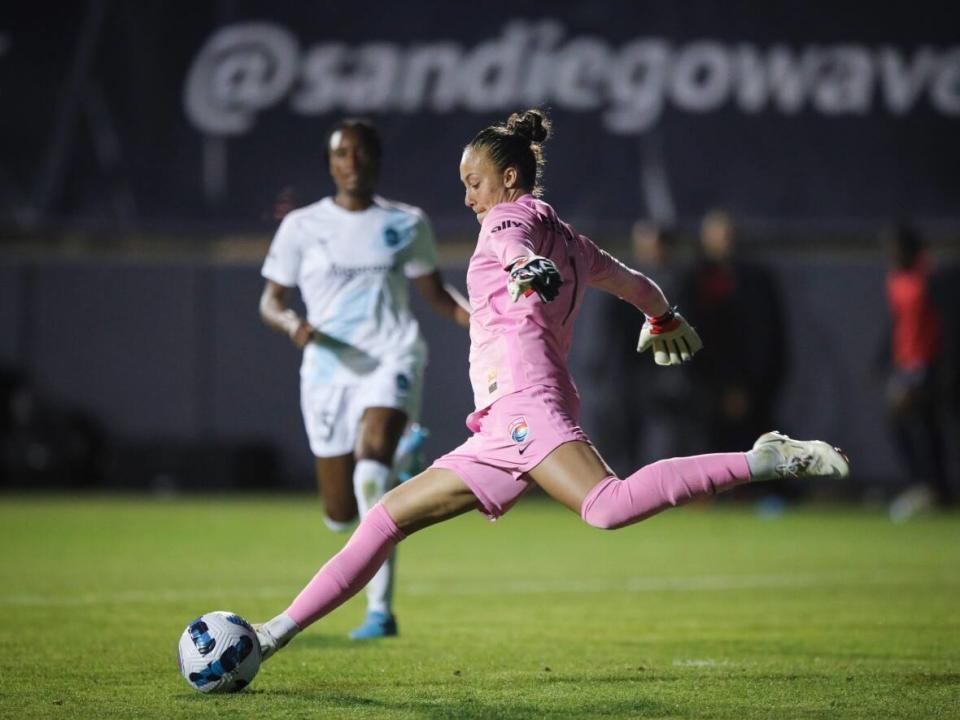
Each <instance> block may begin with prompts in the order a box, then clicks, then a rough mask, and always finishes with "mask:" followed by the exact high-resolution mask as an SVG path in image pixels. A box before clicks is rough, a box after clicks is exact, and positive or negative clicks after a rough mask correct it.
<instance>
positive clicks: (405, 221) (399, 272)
mask: <svg viewBox="0 0 960 720" xmlns="http://www.w3.org/2000/svg"><path fill="white" fill-rule="evenodd" d="M436 266H437V250H436V245H435V243H434V239H433V231H432V229H431V228H430V224H429V221H428V220H427V217H426V215H425V214H424V213H423V211H422V210H420V209H419V208H415V207H412V206H410V205H404V204H401V203H396V202H392V201H389V200H385V199H384V198H381V197H379V196H374V198H373V204H372V205H371V206H370V207H368V208H367V209H366V210H361V211H357V212H353V211H350V210H346V209H344V208H342V207H340V206H339V205H337V204H336V203H335V202H334V201H333V198H330V197H326V198H324V199H323V200H320V201H319V202H316V203H313V204H312V205H308V206H306V207H303V208H300V209H298V210H294V211H293V212H291V213H290V214H288V215H287V216H286V217H285V218H284V219H283V222H282V223H281V224H280V227H279V228H278V229H277V234H276V235H275V236H274V238H273V242H272V243H271V245H270V251H269V253H268V254H267V258H266V260H265V261H264V263H263V269H262V271H261V272H262V275H263V276H264V277H265V278H267V279H268V280H272V281H273V282H276V283H279V284H280V285H284V286H286V287H299V289H300V295H301V296H302V297H303V301H304V304H305V305H306V307H307V321H308V322H309V323H310V324H311V325H313V326H314V327H315V328H317V329H318V330H319V331H320V332H321V333H323V336H324V337H322V338H321V339H320V340H319V341H317V342H313V343H310V344H309V345H308V346H307V348H306V350H305V352H304V360H303V366H302V368H301V375H302V377H303V380H304V381H306V382H317V383H325V384H352V383H356V382H358V381H361V380H363V379H364V377H365V376H369V374H370V373H372V372H373V371H374V370H376V368H377V367H379V366H380V365H381V364H382V363H387V364H394V363H396V362H397V361H398V360H403V359H404V358H408V359H409V360H411V361H416V362H418V363H419V364H422V363H423V362H425V360H426V358H425V355H426V346H425V345H424V343H423V341H422V339H421V337H420V328H419V326H418V325H417V321H416V319H415V318H414V317H413V314H412V313H411V312H410V306H409V290H408V287H407V286H408V283H407V280H408V279H412V278H417V277H421V276H423V275H428V274H430V273H432V272H433V271H434V270H435V269H436Z"/></svg>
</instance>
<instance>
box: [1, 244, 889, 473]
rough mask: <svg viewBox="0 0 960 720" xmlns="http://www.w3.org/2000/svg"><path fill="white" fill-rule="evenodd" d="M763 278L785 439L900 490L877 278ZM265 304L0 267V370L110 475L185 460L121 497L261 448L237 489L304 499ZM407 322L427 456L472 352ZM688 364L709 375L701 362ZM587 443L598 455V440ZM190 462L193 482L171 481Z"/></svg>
mask: <svg viewBox="0 0 960 720" xmlns="http://www.w3.org/2000/svg"><path fill="white" fill-rule="evenodd" d="M772 267H773V271H774V272H775V275H776V276H777V278H778V279H779V281H780V283H781V286H782V287H783V289H784V300H785V306H786V314H787V317H788V319H789V322H788V341H789V342H788V346H789V361H788V366H789V368H790V371H789V375H788V378H787V382H786V386H785V389H784V391H783V393H782V396H781V398H780V401H779V403H778V412H777V416H778V421H779V424H780V427H781V428H782V429H784V430H785V431H789V432H791V433H793V434H795V435H797V436H811V437H828V438H830V439H831V440H832V441H833V442H835V443H838V444H841V445H842V446H843V447H844V448H845V449H846V450H847V451H848V452H849V454H850V455H851V457H852V458H853V459H854V462H855V464H856V467H857V478H858V480H859V481H861V482H864V483H866V482H870V481H881V482H886V481H891V480H893V479H894V478H895V477H896V476H897V475H898V473H899V471H900V468H899V467H898V465H897V461H896V458H895V455H894V453H893V452H892V449H891V447H890V443H889V439H888V436H887V429H886V425H885V422H884V413H883V405H882V392H881V387H882V386H881V381H880V379H879V378H878V376H877V373H876V369H875V367H874V360H875V357H876V352H877V349H878V348H879V347H880V343H881V342H882V341H883V337H884V332H885V329H884V328H885V324H886V314H885V309H884V306H883V294H882V293H883V272H884V271H883V267H882V265H881V264H880V263H879V262H878V261H874V260H869V259H856V260H845V261H837V260H833V261H829V262H827V261H824V260H818V259H803V258H798V257H794V258H791V259H788V260H782V261H780V262H773V265H772ZM445 274H446V276H447V277H448V278H449V279H450V280H451V281H452V282H454V283H455V284H458V285H461V286H462V284H463V277H464V270H463V269H462V268H447V269H446V270H445ZM260 289H261V279H260V276H259V270H258V267H256V266H254V265H235V264H214V263H209V262H186V261H176V262H169V261H163V262H131V261H119V260H100V261H92V260H89V259H88V260H72V261H71V260H56V261H39V262H38V261H29V262H28V261H19V262H9V261H8V262H5V263H2V264H0V364H5V365H8V366H10V365H12V366H19V367H22V368H24V369H26V371H27V372H28V373H29V375H30V377H31V379H32V382H33V383H34V384H35V386H36V387H37V388H39V389H40V391H41V392H42V394H43V395H44V396H45V397H47V398H48V399H49V400H50V401H53V402H55V403H57V404H59V405H63V406H68V407H73V408H76V409H78V410H80V411H82V412H83V413H86V414H89V415H90V416H92V417H94V418H96V419H97V421H98V422H99V423H101V424H102V427H103V429H104V430H105V431H106V433H107V435H108V436H109V437H110V443H111V447H112V451H111V452H112V453H113V455H111V457H113V458H114V460H113V462H121V463H122V462H123V459H124V458H125V457H126V455H124V452H127V451H129V449H130V448H131V447H133V448H139V449H140V450H144V448H146V449H147V450H149V449H150V448H153V450H152V452H154V453H155V454H156V453H161V454H162V452H161V450H160V449H162V448H167V449H168V451H169V449H170V448H180V451H179V452H181V455H177V456H176V458H175V459H170V458H168V459H167V461H166V464H164V462H162V461H161V460H160V459H155V461H154V462H152V463H147V466H146V467H144V468H137V469H136V471H135V472H134V471H132V470H131V469H130V466H129V465H124V466H122V467H120V468H114V470H116V472H114V473H113V474H110V473H108V474H109V475H110V482H112V483H114V484H115V485H119V486H121V487H122V486H125V485H126V486H137V485H143V484H157V483H159V484H160V485H163V484H164V483H167V484H173V485H177V484H187V481H189V482H191V483H195V484H197V486H198V487H201V488H202V487H216V486H217V485H218V484H221V485H225V486H235V485H236V484H237V483H238V482H240V481H238V478H237V477H233V478H229V477H224V473H228V474H229V472H231V467H232V466H231V465H230V463H234V464H236V463H237V462H240V463H241V465H242V464H243V462H244V461H243V458H244V457H247V458H250V457H253V458H256V457H260V456H257V455H256V452H255V449H256V448H257V447H261V448H264V449H265V451H268V450H269V449H270V448H275V449H276V451H277V455H276V460H277V464H275V465H274V464H272V463H271V462H267V461H263V462H262V464H260V465H257V464H256V462H253V461H250V462H252V464H249V463H248V464H247V465H246V467H240V468H237V467H234V471H235V472H237V473H239V477H240V478H241V480H242V482H247V483H250V484H253V483H254V482H255V481H257V482H262V481H264V480H269V479H270V478H258V477H255V469H256V468H258V467H261V468H263V469H264V472H266V473H268V474H273V475H274V477H273V478H272V481H273V482H275V483H277V484H279V485H281V486H283V487H291V488H292V487H297V488H307V487H311V486H312V483H313V480H312V465H311V459H310V454H309V450H308V448H307V444H306V439H305V436H304V431H303V427H302V423H301V418H300V411H299V394H298V363H299V359H298V355H297V352H296V351H295V349H294V348H293V347H292V346H291V345H290V344H289V342H287V341H286V339H285V338H284V337H282V336H281V335H278V334H276V333H273V332H272V331H270V330H268V329H267V328H266V327H264V326H263V325H261V323H260V322H259V319H258V317H257V309H256V306H257V300H258V297H259V292H260ZM598 296H599V294H597V293H591V294H590V295H588V301H587V303H586V305H585V307H584V311H583V313H582V315H581V317H580V320H579V324H578V328H577V335H576V340H575V345H574V349H573V352H572V366H573V370H574V374H575V376H576V377H577V378H578V381H579V384H580V388H581V394H582V396H583V400H584V410H583V418H582V420H583V424H584V426H585V428H586V429H587V430H588V431H590V430H591V426H595V425H596V424H597V422H596V418H597V416H598V414H599V413H603V412H610V408H609V407H605V406H603V405H602V398H600V397H599V395H598V394H597V393H596V392H595V391H594V390H593V388H592V382H591V376H590V374H589V372H590V371H589V370H588V368H590V367H594V366H595V365H596V364H597V361H598V356H599V357H600V360H601V361H602V356H603V353H605V352H607V347H608V345H609V343H608V342H607V339H606V338H605V337H603V335H602V332H601V331H600V330H599V328H600V327H601V325H602V324H601V323H600V322H599V318H598V313H599V312H601V307H600V303H599V302H598ZM415 307H416V311H417V313H418V317H419V318H420V320H421V326H422V328H423V332H424V335H425V336H426V338H427V340H428V342H429V343H430V346H431V360H430V365H429V368H428V370H427V382H426V392H425V396H424V406H423V407H424V410H423V415H424V423H425V424H426V425H427V426H428V427H429V428H430V429H431V431H432V436H431V438H430V440H429V442H428V451H429V454H430V455H431V457H432V456H435V455H436V454H438V453H442V452H445V451H446V450H448V449H452V448H453V447H455V446H456V445H458V444H459V443H460V442H462V441H463V440H464V439H465V438H466V432H467V431H466V429H465V427H464V426H463V418H464V417H465V416H466V414H467V413H468V412H469V411H470V410H471V407H470V404H471V396H470V389H469V384H468V381H467V351H468V340H467V337H466V333H465V332H464V331H463V330H461V329H460V328H457V327H455V326H453V325H452V324H451V323H448V322H446V321H444V320H442V319H440V318H438V317H437V316H435V315H433V314H432V313H430V312H429V311H428V310H426V309H425V308H424V306H423V304H422V303H421V302H420V301H419V299H415ZM639 324H640V318H639V316H638V318H637V323H636V324H635V325H634V326H633V327H625V328H623V330H622V332H624V333H627V334H630V335H634V334H636V333H637V332H638V330H639ZM733 331H735V329H734V330H733ZM745 351H748V348H747V347H745ZM651 362H652V360H651ZM696 362H710V356H709V348H708V349H707V351H706V352H704V354H703V355H701V356H699V357H698V358H697V360H696ZM663 372H664V373H667V372H670V370H668V369H664V370H663ZM620 402H630V398H628V397H622V398H620ZM594 439H595V441H596V443H597V444H598V446H599V447H600V449H601V451H602V450H603V448H604V447H605V443H604V438H603V437H600V436H596V437H595V438H594ZM198 446H205V447H208V448H210V447H212V448H218V447H219V448H221V451H222V453H223V455H224V457H228V460H229V462H227V461H221V462H220V465H217V464H216V462H215V461H214V460H207V459H196V458H195V459H194V460H189V457H193V456H190V455H189V452H190V450H189V449H190V448H196V447H198ZM237 447H247V448H248V451H249V452H251V453H253V454H252V455H250V454H248V455H246V456H241V458H240V460H237V457H236V454H235V453H234V454H233V455H230V453H231V452H234V451H233V450H231V448H234V449H235V448H237ZM608 447H609V445H608ZM158 448H160V449H158ZM250 448H253V450H250ZM614 449H615V448H611V455H613V453H612V450H614ZM720 449H721V448H709V447H703V448H700V450H701V451H714V450H720ZM724 449H725V448H724ZM195 451H196V452H199V451H198V450H195ZM211 452H212V451H211ZM116 457H119V458H120V459H119V460H116ZM184 457H187V458H188V459H187V460H184V459H183V458H184ZM231 458H232V459H231ZM261 460H263V459H262V457H261ZM189 462H193V463H194V465H196V467H193V468H180V465H181V464H183V463H189ZM224 462H226V468H224V467H223V463H224ZM203 463H213V465H211V467H213V468H214V469H212V470H210V472H211V473H212V474H211V475H210V476H208V477H202V476H198V475H202V473H200V471H199V469H198V468H199V467H206V466H205V465H203ZM170 467H174V468H175V470H176V468H180V469H179V470H176V472H181V473H182V475H183V476H182V477H180V478H177V477H172V478H171V477H169V476H170V474H171V472H172V471H171V470H170ZM108 469H109V468H108ZM615 469H617V470H619V471H620V472H625V471H628V470H630V469H631V468H615ZM121 471H122V472H121ZM241 471H242V472H241ZM176 472H173V475H174V476H175V475H176ZM125 473H126V474H125ZM150 473H154V474H155V475H162V476H163V477H160V478H157V477H151V476H150ZM252 473H253V475H252ZM242 482H241V484H242Z"/></svg>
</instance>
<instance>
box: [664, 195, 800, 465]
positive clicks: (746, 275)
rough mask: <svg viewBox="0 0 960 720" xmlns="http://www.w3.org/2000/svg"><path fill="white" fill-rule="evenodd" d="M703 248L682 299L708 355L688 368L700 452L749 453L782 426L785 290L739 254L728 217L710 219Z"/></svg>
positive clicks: (703, 232) (705, 221)
mask: <svg viewBox="0 0 960 720" xmlns="http://www.w3.org/2000/svg"><path fill="white" fill-rule="evenodd" d="M700 251H701V252H700V258H699V260H698V261H697V263H696V264H695V265H694V267H693V268H692V270H691V272H690V273H689V274H688V276H687V278H686V279H685V281H684V283H683V289H682V291H681V293H680V295H679V297H680V298H681V307H682V309H683V312H684V314H685V316H686V317H687V318H688V319H689V320H690V322H691V323H692V324H693V325H694V327H696V328H697V331H698V332H699V333H700V337H701V338H702V339H703V344H704V353H703V356H702V357H698V358H697V361H696V362H692V363H690V373H691V376H692V378H693V381H694V385H695V388H696V395H695V397H696V404H695V407H697V408H700V410H701V412H702V428H703V433H704V435H705V437H704V438H703V443H704V446H703V448H700V449H699V451H703V450H708V449H711V448H720V447H735V448H743V449H748V448H749V447H751V446H752V444H753V441H754V440H755V439H756V438H757V436H758V435H761V434H762V433H764V432H767V431H768V430H772V429H774V428H775V427H776V423H775V422H774V413H773V409H774V405H775V402H776V399H777V393H778V392H779V391H780V388H781V385H782V383H783V378H784V367H785V363H786V361H785V358H786V336H785V332H784V314H783V310H782V302H781V297H780V291H779V287H778V285H777V282H776V280H775V279H774V277H773V274H772V272H771V271H770V270H768V269H767V268H764V267H761V266H758V265H754V264H750V263H747V262H744V261H743V260H741V259H740V258H739V257H738V256H737V253H736V244H735V228H734V222H733V219H732V218H731V216H730V215H729V214H728V213H726V212H723V211H720V210H715V211H712V212H710V213H708V214H707V215H706V216H705V217H704V219H703V222H702V224H701V229H700Z"/></svg>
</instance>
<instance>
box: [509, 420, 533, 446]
mask: <svg viewBox="0 0 960 720" xmlns="http://www.w3.org/2000/svg"><path fill="white" fill-rule="evenodd" d="M529 434H530V426H529V425H528V424H527V419H526V418H525V417H523V416H522V415H521V416H520V417H518V418H515V419H514V421H513V422H512V423H510V439H511V440H513V441H514V442H515V443H522V442H523V441H524V440H526V439H527V436H528V435H529Z"/></svg>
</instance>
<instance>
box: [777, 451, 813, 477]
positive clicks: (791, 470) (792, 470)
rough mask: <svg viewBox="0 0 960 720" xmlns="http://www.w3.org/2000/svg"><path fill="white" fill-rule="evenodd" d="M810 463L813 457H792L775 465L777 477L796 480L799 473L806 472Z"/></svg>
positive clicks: (807, 455) (805, 455)
mask: <svg viewBox="0 0 960 720" xmlns="http://www.w3.org/2000/svg"><path fill="white" fill-rule="evenodd" d="M812 461H813V455H811V454H809V453H806V454H803V455H794V456H793V457H792V458H790V459H789V460H787V462H785V463H781V464H780V465H777V468H776V470H777V475H778V476H779V477H781V478H798V477H800V474H801V473H803V472H804V471H806V469H807V468H808V467H809V466H810V463H811V462H812Z"/></svg>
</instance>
